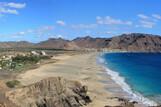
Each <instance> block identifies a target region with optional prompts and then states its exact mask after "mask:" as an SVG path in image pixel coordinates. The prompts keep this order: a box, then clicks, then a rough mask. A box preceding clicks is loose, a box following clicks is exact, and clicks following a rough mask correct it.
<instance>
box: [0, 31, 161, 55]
mask: <svg viewBox="0 0 161 107" xmlns="http://www.w3.org/2000/svg"><path fill="white" fill-rule="evenodd" d="M15 47H21V48H27V47H32V48H46V49H66V50H79V49H105V50H117V51H142V52H161V36H158V35H151V34H142V33H131V34H122V35H120V36H115V37H112V38H92V37H90V36H86V37H78V38H76V39H73V40H65V39H62V38H51V39H48V40H46V41H42V42H39V43H37V44H32V43H29V42H25V41H22V42H1V43H0V48H15Z"/></svg>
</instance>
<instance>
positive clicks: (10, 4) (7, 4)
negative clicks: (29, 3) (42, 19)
mask: <svg viewBox="0 0 161 107" xmlns="http://www.w3.org/2000/svg"><path fill="white" fill-rule="evenodd" d="M5 6H8V7H10V8H17V9H22V8H25V7H26V3H13V2H11V3H6V4H5Z"/></svg>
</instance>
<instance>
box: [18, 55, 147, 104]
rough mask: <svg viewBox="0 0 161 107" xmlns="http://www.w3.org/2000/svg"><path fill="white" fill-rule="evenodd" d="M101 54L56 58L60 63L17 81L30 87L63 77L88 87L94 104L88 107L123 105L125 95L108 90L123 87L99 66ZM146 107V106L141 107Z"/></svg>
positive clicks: (22, 76) (47, 66)
mask: <svg viewBox="0 0 161 107" xmlns="http://www.w3.org/2000/svg"><path fill="white" fill-rule="evenodd" d="M98 57H99V53H88V54H87V53H85V54H79V55H72V56H69V55H61V56H59V57H55V59H58V60H59V61H57V62H55V63H51V64H46V65H42V66H41V67H39V68H37V69H33V70H29V71H27V72H25V73H23V74H20V75H18V77H17V79H18V80H19V81H21V83H22V85H29V84H32V83H35V82H38V81H40V80H42V79H45V78H48V77H58V76H59V77H63V78H65V79H68V80H76V81H80V82H81V83H82V84H83V85H86V86H88V89H89V92H88V94H89V96H91V99H92V103H91V104H89V105H87V107H104V106H105V105H109V106H118V105H120V104H121V102H120V101H118V99H113V98H116V97H118V98H124V97H122V96H124V95H125V93H117V94H116V93H114V92H110V91H109V90H107V88H111V89H112V90H114V89H121V87H120V86H119V85H118V84H116V83H115V81H113V80H112V79H111V77H110V76H109V75H108V74H107V71H106V70H105V69H104V68H103V66H102V65H101V64H98V62H97V58H98ZM141 107H145V106H143V105H142V106H141Z"/></svg>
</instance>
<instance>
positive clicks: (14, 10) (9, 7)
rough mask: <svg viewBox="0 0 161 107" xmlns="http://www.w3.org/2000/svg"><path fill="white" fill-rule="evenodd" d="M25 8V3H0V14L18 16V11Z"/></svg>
mask: <svg viewBox="0 0 161 107" xmlns="http://www.w3.org/2000/svg"><path fill="white" fill-rule="evenodd" d="M25 7H26V3H14V2H0V14H1V15H5V14H14V15H18V14H19V12H18V10H19V9H23V8H25Z"/></svg>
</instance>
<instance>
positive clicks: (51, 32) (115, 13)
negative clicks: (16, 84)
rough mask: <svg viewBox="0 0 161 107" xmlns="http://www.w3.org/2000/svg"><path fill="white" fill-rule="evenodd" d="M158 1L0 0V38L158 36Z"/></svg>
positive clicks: (160, 30) (160, 16)
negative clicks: (134, 33) (139, 34)
mask: <svg viewBox="0 0 161 107" xmlns="http://www.w3.org/2000/svg"><path fill="white" fill-rule="evenodd" d="M160 4H161V0H1V1H0V37H1V39H0V41H19V40H27V41H31V42H39V41H42V40H46V39H48V38H51V37H63V38H66V39H73V38H75V37H78V36H86V35H91V36H93V37H111V36H117V35H119V34H122V33H132V32H137V33H139V32H140V33H150V34H158V35H161V7H160Z"/></svg>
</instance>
